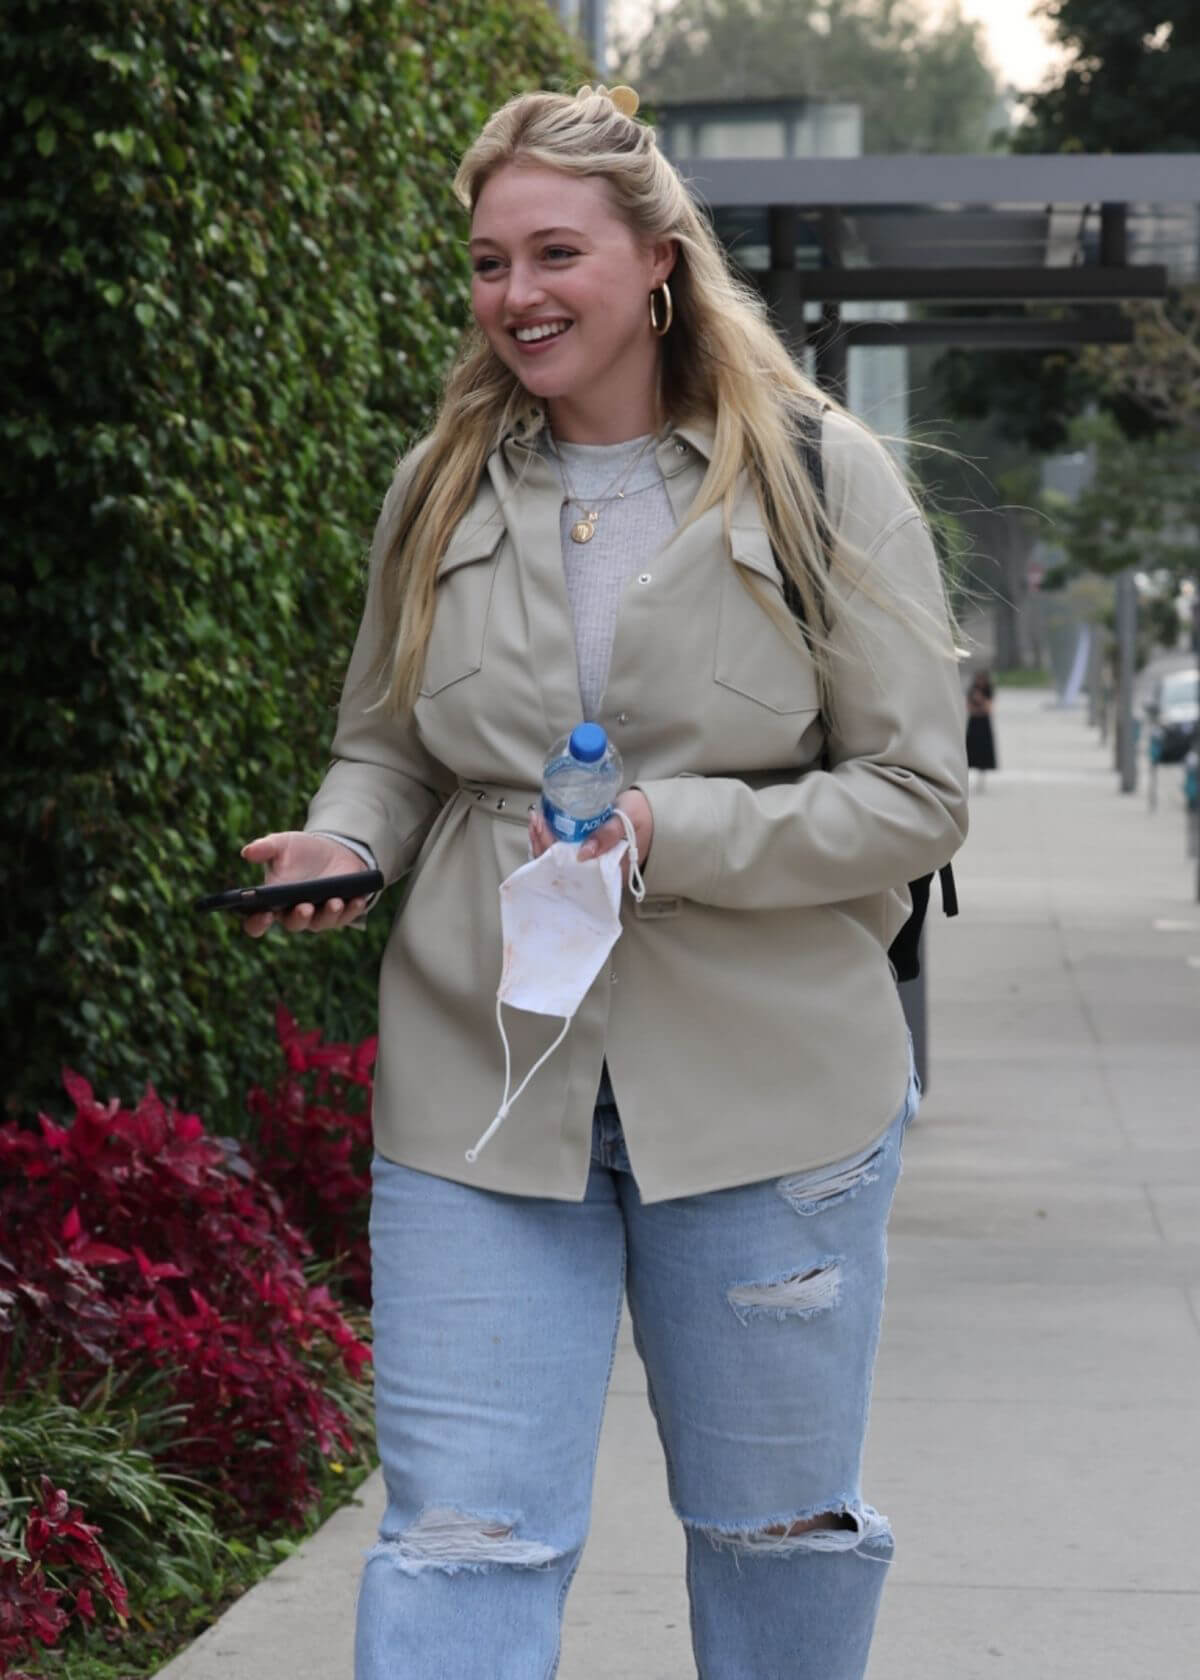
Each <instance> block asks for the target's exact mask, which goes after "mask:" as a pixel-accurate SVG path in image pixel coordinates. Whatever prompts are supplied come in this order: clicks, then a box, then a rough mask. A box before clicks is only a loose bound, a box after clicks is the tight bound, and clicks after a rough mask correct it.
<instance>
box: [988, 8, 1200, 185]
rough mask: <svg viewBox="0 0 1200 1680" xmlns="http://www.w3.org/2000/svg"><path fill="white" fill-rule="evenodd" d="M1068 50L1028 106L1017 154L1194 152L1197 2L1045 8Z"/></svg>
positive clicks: (1198, 130)
mask: <svg viewBox="0 0 1200 1680" xmlns="http://www.w3.org/2000/svg"><path fill="white" fill-rule="evenodd" d="M1041 11H1042V13H1043V15H1044V16H1045V17H1046V18H1048V19H1049V20H1050V22H1052V23H1053V25H1054V29H1055V33H1056V34H1057V36H1058V39H1059V41H1060V42H1061V43H1062V45H1063V46H1064V47H1065V48H1066V49H1067V51H1068V54H1069V60H1068V63H1067V65H1066V67H1065V69H1064V70H1063V72H1062V74H1061V76H1060V77H1059V79H1058V80H1057V81H1056V82H1054V83H1053V84H1052V85H1051V86H1049V87H1048V88H1046V89H1044V90H1043V91H1042V92H1039V93H1035V94H1032V95H1031V96H1030V97H1029V100H1028V110H1029V118H1028V121H1027V123H1026V124H1025V126H1024V127H1023V128H1022V129H1021V130H1020V131H1019V133H1018V135H1017V138H1016V141H1015V147H1016V149H1017V150H1018V151H1023V152H1072V151H1077V152H1105V151H1113V152H1117V151H1120V152H1191V151H1195V150H1196V148H1197V147H1198V146H1200V99H1197V97H1196V90H1197V87H1200V6H1197V4H1196V0H1046V3H1045V4H1044V5H1043V6H1042V7H1041Z"/></svg>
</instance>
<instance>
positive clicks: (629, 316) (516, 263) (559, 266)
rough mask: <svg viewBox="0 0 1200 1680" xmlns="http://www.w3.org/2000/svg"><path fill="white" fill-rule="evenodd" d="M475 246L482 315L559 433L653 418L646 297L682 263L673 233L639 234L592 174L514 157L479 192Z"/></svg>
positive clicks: (598, 430) (591, 437)
mask: <svg viewBox="0 0 1200 1680" xmlns="http://www.w3.org/2000/svg"><path fill="white" fill-rule="evenodd" d="M470 250H471V262H472V266H473V269H474V277H473V280H472V284H471V303H472V307H473V309H474V312H475V319H476V321H478V323H479V326H480V327H481V329H482V330H483V332H484V333H485V334H486V336H487V339H488V342H489V344H490V345H491V347H492V349H493V350H494V351H495V353H496V355H497V356H499V358H500V360H501V361H502V362H503V363H504V364H505V366H506V367H509V368H511V369H512V371H513V372H514V373H515V374H516V376H517V378H518V379H519V380H520V381H521V383H522V385H524V386H525V388H526V390H528V391H529V392H530V393H531V394H532V395H534V396H536V397H541V398H542V399H543V400H544V401H545V402H546V405H547V408H548V410H549V413H550V421H551V424H552V426H553V428H554V431H555V433H556V435H557V436H559V437H561V438H564V439H568V440H571V441H574V442H579V443H613V442H620V441H621V440H622V439H623V438H627V437H637V436H639V435H640V434H641V433H642V432H647V431H651V430H653V429H654V428H655V427H656V425H657V424H658V422H659V416H658V413H657V390H658V340H657V339H656V338H655V336H654V334H653V333H652V332H651V330H650V315H649V297H650V293H651V292H652V291H653V290H654V289H655V287H656V286H658V285H660V284H661V282H662V281H663V280H664V279H665V278H666V276H667V275H668V274H669V273H670V271H671V268H672V267H673V264H674V251H673V247H672V246H671V244H670V243H669V242H663V243H661V244H657V245H653V246H650V247H647V246H644V245H642V244H641V243H639V241H638V240H637V239H636V238H635V236H634V234H633V232H632V231H631V229H630V228H629V227H628V225H627V224H626V222H625V221H624V220H623V218H622V217H621V216H620V215H619V213H618V212H617V210H616V209H615V207H614V205H613V201H612V198H611V196H610V194H609V191H608V188H607V187H606V185H605V183H604V182H603V181H602V180H600V179H598V178H597V177H595V176H591V177H585V178H580V177H576V176H572V175H567V174H564V173H562V172H561V171H559V170H557V169H545V168H541V167H535V166H532V165H524V164H512V163H510V164H506V165H505V166H504V167H503V168H501V169H498V170H497V171H496V173H495V174H494V175H493V176H492V177H491V179H490V180H489V181H488V183H487V185H486V186H485V187H484V189H483V191H482V192H481V193H480V195H479V199H478V202H477V203H476V206H475V214H474V216H473V217H472V221H471V245H470Z"/></svg>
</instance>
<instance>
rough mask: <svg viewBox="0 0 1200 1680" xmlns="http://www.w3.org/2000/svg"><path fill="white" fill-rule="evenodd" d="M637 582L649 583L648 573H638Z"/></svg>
mask: <svg viewBox="0 0 1200 1680" xmlns="http://www.w3.org/2000/svg"><path fill="white" fill-rule="evenodd" d="M638 582H639V583H649V582H650V573H649V572H639V573H638Z"/></svg>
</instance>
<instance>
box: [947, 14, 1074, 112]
mask: <svg viewBox="0 0 1200 1680" xmlns="http://www.w3.org/2000/svg"><path fill="white" fill-rule="evenodd" d="M962 9H963V11H964V13H965V14H966V16H967V17H969V18H973V19H975V20H976V21H977V22H979V23H982V24H983V27H984V30H985V32H986V34H987V39H988V46H989V48H990V50H991V57H992V61H993V63H994V64H995V66H996V68H997V70H999V72H1000V75H1001V77H1002V79H1003V80H1004V81H1006V82H1009V83H1011V84H1012V86H1014V87H1017V88H1021V89H1023V90H1025V89H1028V90H1030V91H1032V90H1033V89H1034V88H1036V87H1037V86H1039V84H1040V83H1041V81H1042V78H1043V76H1044V75H1045V72H1046V71H1047V70H1048V69H1049V68H1050V66H1051V65H1052V64H1053V63H1054V62H1055V57H1056V53H1055V49H1054V47H1053V46H1052V45H1051V44H1050V36H1049V31H1048V29H1047V26H1046V25H1045V24H1044V23H1043V22H1042V20H1041V19H1040V18H1038V17H1036V16H1035V15H1034V10H1033V6H1032V4H1031V3H1030V0H962Z"/></svg>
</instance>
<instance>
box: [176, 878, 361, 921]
mask: <svg viewBox="0 0 1200 1680" xmlns="http://www.w3.org/2000/svg"><path fill="white" fill-rule="evenodd" d="M383 885H384V882H383V876H382V875H381V874H380V872H379V870H378V869H362V870H359V871H358V872H357V873H356V874H354V875H322V876H320V877H319V878H318V879H317V880H315V881H279V882H277V883H276V884H275V885H274V886H270V887H265V886H264V887H230V888H229V889H228V891H227V892H218V893H208V894H207V895H206V896H205V897H204V898H198V899H197V900H196V902H195V903H194V904H193V906H192V908H193V910H233V911H235V912H236V913H237V914H238V915H239V916H253V915H256V914H257V913H258V912H259V911H260V910H294V909H295V907H296V905H297V904H327V903H328V902H329V900H330V899H331V898H340V899H343V900H344V901H345V902H346V903H349V902H350V900H351V899H352V898H367V897H369V895H370V894H371V893H377V892H382V891H383Z"/></svg>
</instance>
